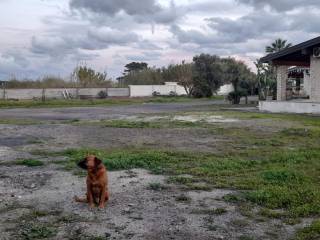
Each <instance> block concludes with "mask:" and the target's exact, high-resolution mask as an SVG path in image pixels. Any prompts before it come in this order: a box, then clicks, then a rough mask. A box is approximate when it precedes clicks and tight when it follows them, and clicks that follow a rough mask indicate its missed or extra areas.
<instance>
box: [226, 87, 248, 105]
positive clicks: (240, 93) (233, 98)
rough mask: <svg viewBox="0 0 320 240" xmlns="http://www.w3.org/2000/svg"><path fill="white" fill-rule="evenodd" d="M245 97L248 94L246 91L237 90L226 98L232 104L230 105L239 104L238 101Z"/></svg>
mask: <svg viewBox="0 0 320 240" xmlns="http://www.w3.org/2000/svg"><path fill="white" fill-rule="evenodd" d="M247 96H248V93H247V91H246V90H238V91H233V92H230V93H229V94H228V97H227V98H228V100H229V101H230V102H232V104H239V103H240V99H241V98H242V97H247Z"/></svg>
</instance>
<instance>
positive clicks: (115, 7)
mask: <svg viewBox="0 0 320 240" xmlns="http://www.w3.org/2000/svg"><path fill="white" fill-rule="evenodd" d="M70 8H71V9H72V10H75V11H80V12H81V13H82V14H84V15H88V13H92V14H95V15H97V17H99V16H101V15H103V16H111V17H114V16H117V15H123V14H126V15H128V16H132V17H133V18H134V20H135V21H137V22H140V23H152V22H153V23H160V24H169V23H172V22H174V21H175V20H176V19H177V18H178V14H177V11H176V7H175V4H174V3H173V2H171V4H170V6H169V7H163V6H161V5H160V4H158V3H157V2H156V1H155V0H139V1H137V0H108V1H105V0H90V1H87V0H71V1H70Z"/></svg>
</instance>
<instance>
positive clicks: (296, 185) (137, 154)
mask: <svg viewBox="0 0 320 240" xmlns="http://www.w3.org/2000/svg"><path fill="white" fill-rule="evenodd" d="M88 152H90V153H94V154H96V155H97V156H98V157H99V158H101V159H103V162H104V164H105V165H106V166H107V167H108V169H109V170H121V169H132V168H145V169H148V170H150V171H152V172H153V173H156V174H169V175H173V177H171V178H169V182H170V181H171V182H175V183H180V184H185V185H187V186H188V184H193V183H195V182H205V183H208V184H210V185H212V186H214V187H219V188H230V189H238V190H243V191H244V193H243V194H242V195H240V196H238V195H227V196H225V197H224V199H225V200H226V201H234V202H239V201H250V202H252V203H255V204H257V205H260V206H262V207H265V208H268V209H284V211H285V212H286V216H288V217H290V218H298V217H307V216H315V215H319V214H320V190H319V188H318V186H319V175H318V173H319V171H320V161H319V158H320V150H319V149H309V150H303V149H297V150H290V151H289V150H288V151H287V152H283V151H279V150H278V151H277V150H274V151H273V152H271V153H269V155H268V156H261V158H260V159H257V158H255V159H252V156H251V154H252V153H248V154H247V157H239V156H232V155H228V156H223V157H222V156H219V155H215V154H205V153H192V152H177V151H159V150H145V149H141V150H140V149H131V150H120V149H119V150H110V151H103V150H95V149H69V150H66V151H64V152H61V153H60V154H61V155H64V156H68V159H69V160H67V161H66V162H63V165H64V167H65V168H66V169H69V170H73V171H75V170H76V169H77V168H76V162H77V161H79V160H80V159H81V158H83V156H84V155H85V154H86V153H88ZM56 154H57V153H56ZM76 171H78V170H76ZM181 174H189V175H192V176H193V177H192V178H189V177H181V176H179V175H181Z"/></svg>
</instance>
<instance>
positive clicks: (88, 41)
mask: <svg viewBox="0 0 320 240" xmlns="http://www.w3.org/2000/svg"><path fill="white" fill-rule="evenodd" d="M63 32H64V31H63ZM75 32H76V31H75ZM138 41H139V37H138V35H137V34H135V33H133V32H122V31H119V30H115V29H110V28H107V27H106V28H89V29H87V31H85V32H84V33H83V32H82V31H80V34H79V33H70V34H69V35H63V34H54V35H45V36H33V37H32V41H31V51H32V52H33V53H35V54H41V55H48V56H50V57H54V58H63V57H65V56H68V55H72V54H77V53H79V51H80V50H101V49H107V48H109V47H110V46H113V45H116V46H126V45H131V44H133V43H135V42H138Z"/></svg>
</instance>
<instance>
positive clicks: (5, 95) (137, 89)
mask: <svg viewBox="0 0 320 240" xmlns="http://www.w3.org/2000/svg"><path fill="white" fill-rule="evenodd" d="M0 91H1V92H0V99H17V100H28V99H43V98H45V99H63V98H69V97H74V98H76V97H80V98H81V97H83V98H91V97H98V95H99V93H100V92H101V91H103V92H106V93H107V96H109V97H151V96H152V95H153V93H154V92H157V93H158V94H160V95H169V94H170V93H175V94H177V95H186V91H185V89H184V88H183V87H182V86H180V85H177V84H175V83H166V84H165V85H130V86H129V87H128V88H47V89H0ZM230 91H232V86H230V85H225V86H222V87H221V89H220V91H219V92H218V94H219V95H226V94H228V93H229V92H230Z"/></svg>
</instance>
